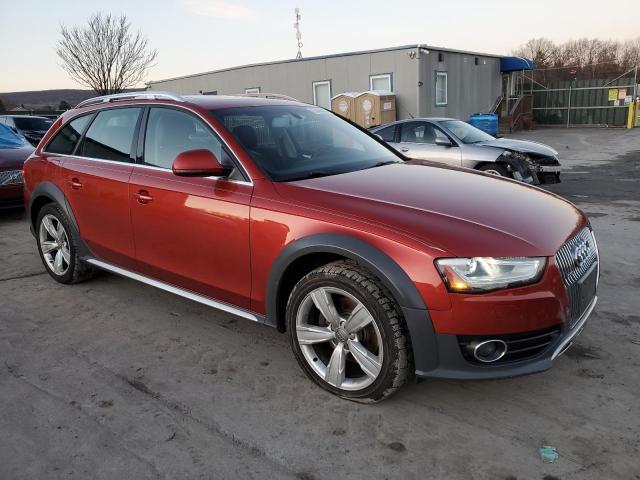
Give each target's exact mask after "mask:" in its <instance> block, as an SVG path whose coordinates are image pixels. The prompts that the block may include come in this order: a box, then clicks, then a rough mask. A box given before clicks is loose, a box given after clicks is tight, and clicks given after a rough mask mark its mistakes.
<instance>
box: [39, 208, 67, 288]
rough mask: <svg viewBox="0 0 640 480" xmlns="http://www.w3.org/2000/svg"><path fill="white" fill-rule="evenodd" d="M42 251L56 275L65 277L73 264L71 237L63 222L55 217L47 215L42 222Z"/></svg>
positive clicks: (40, 234) (40, 231) (40, 233)
mask: <svg viewBox="0 0 640 480" xmlns="http://www.w3.org/2000/svg"><path fill="white" fill-rule="evenodd" d="M38 236H39V240H40V251H41V252H42V256H43V257H44V259H45V262H46V264H47V267H48V268H49V269H50V270H51V271H52V272H53V273H55V274H56V275H60V276H62V275H64V274H65V273H67V270H69V265H70V264H71V251H70V249H69V237H68V236H67V231H66V230H65V228H64V226H63V225H62V222H61V221H60V220H59V219H58V218H56V217H55V216H54V215H51V214H47V215H45V216H44V217H42V220H41V221H40V229H39V232H38Z"/></svg>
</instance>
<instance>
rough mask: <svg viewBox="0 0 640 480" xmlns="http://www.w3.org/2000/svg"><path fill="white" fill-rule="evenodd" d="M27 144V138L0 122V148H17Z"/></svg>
mask: <svg viewBox="0 0 640 480" xmlns="http://www.w3.org/2000/svg"><path fill="white" fill-rule="evenodd" d="M26 144H27V140H26V139H25V138H24V137H23V136H22V135H20V134H18V133H15V132H14V131H13V130H11V129H10V128H9V127H7V126H5V125H2V124H1V123H0V148H18V147H22V146H23V145H26Z"/></svg>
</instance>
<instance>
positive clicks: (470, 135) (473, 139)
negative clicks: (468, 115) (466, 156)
mask: <svg viewBox="0 0 640 480" xmlns="http://www.w3.org/2000/svg"><path fill="white" fill-rule="evenodd" d="M439 123H440V125H442V126H443V127H444V128H446V129H447V130H449V131H450V132H451V133H453V134H454V135H455V136H456V137H458V139H459V140H460V141H461V142H462V143H479V142H490V141H491V140H495V137H492V136H491V135H489V134H488V133H485V132H483V131H482V130H480V129H478V128H476V127H473V126H471V125H469V124H468V123H466V122H463V121H461V120H445V121H443V122H439Z"/></svg>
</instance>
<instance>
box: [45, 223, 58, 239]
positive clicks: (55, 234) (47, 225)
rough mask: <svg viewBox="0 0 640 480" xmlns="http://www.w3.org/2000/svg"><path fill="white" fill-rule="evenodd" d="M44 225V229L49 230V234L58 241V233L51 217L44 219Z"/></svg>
mask: <svg viewBox="0 0 640 480" xmlns="http://www.w3.org/2000/svg"><path fill="white" fill-rule="evenodd" d="M42 224H43V225H44V228H46V229H47V232H49V235H51V237H52V238H53V239H54V240H57V239H58V231H57V230H56V228H55V227H54V226H53V222H52V221H51V218H50V217H44V218H43V219H42Z"/></svg>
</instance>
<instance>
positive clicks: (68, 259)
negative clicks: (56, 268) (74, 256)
mask: <svg viewBox="0 0 640 480" xmlns="http://www.w3.org/2000/svg"><path fill="white" fill-rule="evenodd" d="M60 251H61V252H62V258H63V259H64V261H65V262H66V263H67V265H69V264H70V263H71V255H70V253H69V250H68V249H67V248H66V247H64V246H63V247H62V248H61V249H60Z"/></svg>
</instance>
